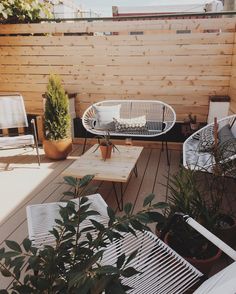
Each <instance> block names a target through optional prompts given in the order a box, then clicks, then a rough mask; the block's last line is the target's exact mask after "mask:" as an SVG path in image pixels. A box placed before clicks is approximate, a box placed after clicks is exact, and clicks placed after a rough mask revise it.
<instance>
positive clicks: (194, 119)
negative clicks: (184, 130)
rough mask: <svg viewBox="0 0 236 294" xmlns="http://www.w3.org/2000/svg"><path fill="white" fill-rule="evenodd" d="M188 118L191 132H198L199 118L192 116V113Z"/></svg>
mask: <svg viewBox="0 0 236 294" xmlns="http://www.w3.org/2000/svg"><path fill="white" fill-rule="evenodd" d="M188 118H189V123H190V128H191V130H193V131H196V130H197V129H198V123H197V116H196V115H192V113H190V114H189V115H188Z"/></svg>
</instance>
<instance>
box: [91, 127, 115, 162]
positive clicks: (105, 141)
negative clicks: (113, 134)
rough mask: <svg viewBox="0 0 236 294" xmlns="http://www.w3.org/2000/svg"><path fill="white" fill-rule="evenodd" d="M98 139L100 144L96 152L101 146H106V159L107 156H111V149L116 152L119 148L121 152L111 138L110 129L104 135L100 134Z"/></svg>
mask: <svg viewBox="0 0 236 294" xmlns="http://www.w3.org/2000/svg"><path fill="white" fill-rule="evenodd" d="M97 139H98V146H97V148H95V150H94V152H96V151H97V149H98V148H99V147H100V149H101V148H103V147H105V150H104V153H103V154H102V156H103V159H104V160H106V159H107V158H110V155H111V151H113V152H115V150H117V151H118V152H119V149H118V148H117V147H116V146H115V144H113V143H112V141H111V140H110V132H109V131H106V133H105V134H104V135H101V136H98V137H97ZM109 149H110V150H109ZM101 152H102V151H101Z"/></svg>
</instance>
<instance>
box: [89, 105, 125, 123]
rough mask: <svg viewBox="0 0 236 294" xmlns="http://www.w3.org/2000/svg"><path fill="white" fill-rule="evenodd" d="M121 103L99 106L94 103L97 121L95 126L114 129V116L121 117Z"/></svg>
mask: <svg viewBox="0 0 236 294" xmlns="http://www.w3.org/2000/svg"><path fill="white" fill-rule="evenodd" d="M120 107H121V105H120V104H118V105H111V106H98V105H93V109H94V112H95V117H96V122H93V127H95V128H102V129H113V126H114V123H113V118H116V119H118V118H119V117H120Z"/></svg>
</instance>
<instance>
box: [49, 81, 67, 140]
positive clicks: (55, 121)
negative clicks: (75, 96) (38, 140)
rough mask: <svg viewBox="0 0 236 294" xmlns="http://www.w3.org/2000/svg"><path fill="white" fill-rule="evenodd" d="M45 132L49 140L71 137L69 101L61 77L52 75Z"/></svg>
mask: <svg viewBox="0 0 236 294" xmlns="http://www.w3.org/2000/svg"><path fill="white" fill-rule="evenodd" d="M44 130H45V136H46V139H48V140H61V139H66V138H69V137H70V114H69V100H68V96H67V94H66V93H65V90H64V88H63V86H62V84H61V80H60V78H59V76H56V75H51V76H50V77H49V82H48V86H47V92H46V103H45V111H44Z"/></svg>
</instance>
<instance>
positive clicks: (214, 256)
mask: <svg viewBox="0 0 236 294" xmlns="http://www.w3.org/2000/svg"><path fill="white" fill-rule="evenodd" d="M164 242H165V243H166V244H167V245H169V246H170V247H171V248H173V249H174V250H175V251H176V252H177V253H179V254H180V255H181V256H183V257H184V258H185V259H186V260H187V261H188V262H189V263H191V264H192V265H193V266H194V267H196V268H197V269H198V270H199V271H200V272H202V273H203V274H204V275H206V276H208V275H209V273H210V271H211V269H212V267H213V265H214V264H215V263H216V262H217V261H218V260H219V258H220V257H221V254H222V251H221V250H220V249H218V248H217V247H216V246H214V245H213V244H212V243H207V245H206V246H208V247H209V248H208V249H207V250H206V252H210V253H209V257H207V255H208V254H206V256H204V259H203V258H202V259H197V258H195V257H190V256H185V255H184V252H183V251H182V250H181V249H183V248H181V244H176V242H175V240H174V238H173V237H172V236H171V235H170V234H169V233H167V234H166V235H165V237H164ZM179 248H181V249H180V250H179Z"/></svg>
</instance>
